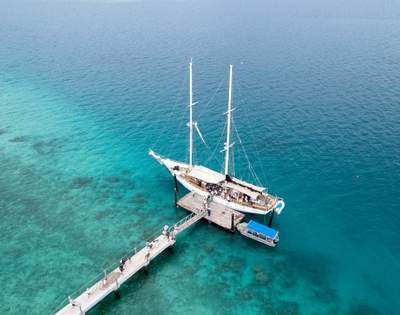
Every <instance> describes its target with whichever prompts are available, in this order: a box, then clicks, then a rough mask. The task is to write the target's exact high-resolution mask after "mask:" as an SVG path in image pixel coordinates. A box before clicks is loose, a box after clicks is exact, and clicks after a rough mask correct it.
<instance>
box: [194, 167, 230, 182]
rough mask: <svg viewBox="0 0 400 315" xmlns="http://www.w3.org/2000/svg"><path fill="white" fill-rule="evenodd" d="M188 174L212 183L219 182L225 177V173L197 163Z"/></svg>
mask: <svg viewBox="0 0 400 315" xmlns="http://www.w3.org/2000/svg"><path fill="white" fill-rule="evenodd" d="M188 175H189V176H192V177H194V178H197V179H199V180H201V181H203V182H206V183H210V184H218V183H220V182H222V181H223V180H224V179H225V176H224V175H222V174H220V173H218V172H215V171H213V170H210V169H209V168H207V167H204V166H199V165H195V166H194V167H193V168H192V169H191V171H190V172H189V173H188Z"/></svg>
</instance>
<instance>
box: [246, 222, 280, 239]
mask: <svg viewBox="0 0 400 315" xmlns="http://www.w3.org/2000/svg"><path fill="white" fill-rule="evenodd" d="M247 229H248V230H253V231H255V232H257V233H261V234H264V235H265V236H267V237H270V238H275V237H276V236H277V235H278V231H277V230H274V229H271V228H270V227H268V226H265V225H263V224H260V223H258V222H255V221H253V220H250V222H249V223H248V224H247Z"/></svg>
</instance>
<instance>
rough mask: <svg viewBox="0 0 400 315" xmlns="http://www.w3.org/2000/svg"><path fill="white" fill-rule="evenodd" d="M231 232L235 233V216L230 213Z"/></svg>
mask: <svg viewBox="0 0 400 315" xmlns="http://www.w3.org/2000/svg"><path fill="white" fill-rule="evenodd" d="M231 232H232V233H233V232H235V215H234V214H233V213H231Z"/></svg>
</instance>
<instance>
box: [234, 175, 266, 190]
mask: <svg viewBox="0 0 400 315" xmlns="http://www.w3.org/2000/svg"><path fill="white" fill-rule="evenodd" d="M232 180H233V181H234V182H236V183H238V184H239V185H242V186H246V187H249V188H250V189H253V190H255V191H258V192H263V191H264V190H265V187H261V186H256V185H253V184H250V183H248V182H245V181H243V180H240V179H237V178H232Z"/></svg>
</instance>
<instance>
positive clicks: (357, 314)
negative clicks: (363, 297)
mask: <svg viewBox="0 0 400 315" xmlns="http://www.w3.org/2000/svg"><path fill="white" fill-rule="evenodd" d="M346 314H347V315H379V314H381V312H379V311H378V310H377V309H376V308H374V307H372V306H370V305H367V304H357V305H353V306H351V307H350V310H349V311H348V312H347V313H346Z"/></svg>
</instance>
